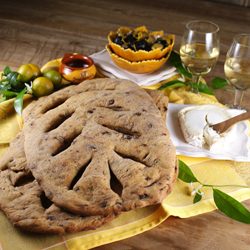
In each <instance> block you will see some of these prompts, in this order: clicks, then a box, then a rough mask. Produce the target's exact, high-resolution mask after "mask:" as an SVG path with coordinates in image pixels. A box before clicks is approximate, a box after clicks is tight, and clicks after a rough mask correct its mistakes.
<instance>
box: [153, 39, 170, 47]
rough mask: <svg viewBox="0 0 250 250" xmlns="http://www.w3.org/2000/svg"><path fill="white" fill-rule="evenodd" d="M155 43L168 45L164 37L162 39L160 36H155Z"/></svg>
mask: <svg viewBox="0 0 250 250" xmlns="http://www.w3.org/2000/svg"><path fill="white" fill-rule="evenodd" d="M155 43H160V44H162V45H163V47H164V48H165V47H167V46H168V43H167V41H166V40H164V39H162V38H161V37H159V38H157V39H156V41H155Z"/></svg>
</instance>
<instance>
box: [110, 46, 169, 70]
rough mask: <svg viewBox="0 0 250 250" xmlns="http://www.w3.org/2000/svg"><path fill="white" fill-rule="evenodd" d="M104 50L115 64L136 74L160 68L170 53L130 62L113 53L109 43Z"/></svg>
mask: <svg viewBox="0 0 250 250" xmlns="http://www.w3.org/2000/svg"><path fill="white" fill-rule="evenodd" d="M106 50H107V51H108V53H109V55H110V57H111V59H112V61H113V62H114V63H115V64H116V65H117V66H119V67H120V68H122V69H125V70H127V71H129V72H132V73H136V74H146V73H152V72H154V71H156V70H158V69H160V68H161V67H162V66H163V65H164V64H165V63H166V62H167V60H168V57H169V55H170V53H171V52H170V51H169V52H167V54H166V55H165V56H164V57H162V58H160V59H150V60H142V61H138V62H131V61H129V60H126V59H124V58H122V57H120V56H118V55H117V54H115V53H114V51H113V50H112V48H111V46H110V45H107V46H106Z"/></svg>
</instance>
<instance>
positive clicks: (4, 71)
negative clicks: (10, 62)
mask: <svg viewBox="0 0 250 250" xmlns="http://www.w3.org/2000/svg"><path fill="white" fill-rule="evenodd" d="M11 72H12V70H11V69H10V67H9V66H6V67H5V68H4V70H3V74H4V75H5V76H7V75H8V74H9V73H11Z"/></svg>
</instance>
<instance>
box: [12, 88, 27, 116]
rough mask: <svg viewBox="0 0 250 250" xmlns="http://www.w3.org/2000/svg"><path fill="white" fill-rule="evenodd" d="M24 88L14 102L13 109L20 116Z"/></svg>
mask: <svg viewBox="0 0 250 250" xmlns="http://www.w3.org/2000/svg"><path fill="white" fill-rule="evenodd" d="M26 90H27V89H26V88H24V89H23V90H22V91H21V92H20V93H19V94H18V95H17V97H16V99H15V101H14V108H15V110H16V112H17V113H18V114H19V115H22V110H23V96H24V95H25V93H26Z"/></svg>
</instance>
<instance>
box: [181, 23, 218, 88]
mask: <svg viewBox="0 0 250 250" xmlns="http://www.w3.org/2000/svg"><path fill="white" fill-rule="evenodd" d="M218 32H219V27H218V26H217V25H216V24H214V23H212V22H210V21H203V20H195V21H191V22H189V23H187V25H186V31H185V32H184V35H183V37H182V42H181V48H180V56H181V61H182V64H183V65H184V67H185V68H186V69H187V70H188V71H189V72H190V73H191V74H192V75H193V79H192V82H194V83H196V84H197V85H198V84H199V82H200V77H201V76H203V75H206V74H208V73H209V72H210V71H211V69H212V68H213V67H214V65H215V64H216V62H217V59H218V57H219V53H220V50H219V35H218ZM193 91H196V92H197V89H193Z"/></svg>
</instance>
